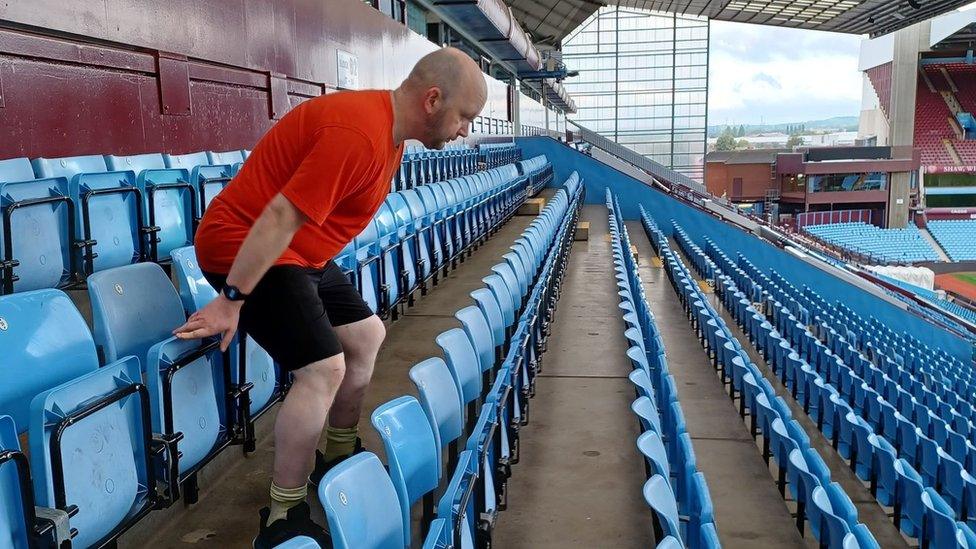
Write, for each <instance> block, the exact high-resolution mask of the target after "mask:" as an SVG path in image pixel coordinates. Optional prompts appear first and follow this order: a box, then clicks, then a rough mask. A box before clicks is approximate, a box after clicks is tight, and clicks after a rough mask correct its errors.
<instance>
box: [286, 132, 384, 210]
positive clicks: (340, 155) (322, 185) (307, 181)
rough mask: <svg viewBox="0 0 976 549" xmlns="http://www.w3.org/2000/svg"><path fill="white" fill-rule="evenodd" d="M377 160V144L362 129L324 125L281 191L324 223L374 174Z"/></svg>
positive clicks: (300, 207)
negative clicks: (341, 203) (375, 147)
mask: <svg viewBox="0 0 976 549" xmlns="http://www.w3.org/2000/svg"><path fill="white" fill-rule="evenodd" d="M374 164H375V155H374V154H373V146H372V144H371V143H370V141H369V140H368V139H367V138H366V136H364V135H363V134H362V133H360V132H359V131H357V130H354V129H350V128H343V127H335V126H328V127H324V128H321V129H320V130H319V131H318V136H317V138H316V140H315V143H313V144H312V146H311V147H310V148H309V151H308V154H307V155H306V156H305V159H304V160H302V163H301V164H299V166H298V169H297V170H295V173H294V174H292V176H291V178H290V179H289V180H288V182H287V183H286V184H285V186H284V187H283V188H282V189H281V194H282V195H284V197H285V198H287V199H288V201H289V202H291V203H292V204H294V205H295V207H296V208H298V209H299V210H300V211H301V212H302V213H303V214H305V216H306V217H308V219H309V220H310V221H311V222H312V223H314V224H316V225H321V224H322V223H323V222H324V221H325V220H326V218H327V217H328V216H329V214H330V213H332V210H333V209H334V208H335V207H336V205H337V204H338V203H339V202H341V201H342V199H343V198H345V197H346V196H348V195H349V194H352V193H354V192H356V190H358V189H359V188H361V187H362V186H363V184H364V183H365V182H367V181H369V180H370V179H371V178H372V176H373V172H374V171H375V165H374Z"/></svg>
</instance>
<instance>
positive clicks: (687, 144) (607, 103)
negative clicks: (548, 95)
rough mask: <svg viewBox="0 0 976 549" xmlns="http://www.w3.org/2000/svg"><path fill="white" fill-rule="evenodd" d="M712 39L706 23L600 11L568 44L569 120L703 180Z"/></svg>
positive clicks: (565, 45)
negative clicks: (571, 107) (573, 108)
mask: <svg viewBox="0 0 976 549" xmlns="http://www.w3.org/2000/svg"><path fill="white" fill-rule="evenodd" d="M708 40H709V25H708V20H707V19H706V18H704V17H694V16H685V15H673V14H665V13H658V12H651V11H643V10H636V9H631V8H618V7H605V8H601V9H600V10H598V11H597V12H596V13H594V14H593V15H592V16H591V17H590V18H589V19H587V20H586V21H585V22H583V24H582V25H580V27H579V28H578V29H576V30H575V31H574V32H573V33H572V34H570V35H569V36H568V37H567V38H566V39H565V40H563V61H564V62H565V63H566V66H567V68H569V69H570V70H578V71H579V76H577V77H575V78H567V79H566V80H565V81H564V82H563V85H565V86H566V91H568V92H569V93H570V95H571V96H572V97H573V100H574V101H576V106H577V108H578V112H577V113H576V115H575V116H571V117H570V118H571V119H573V120H575V121H577V122H579V123H580V124H581V125H582V126H585V127H587V128H589V129H591V130H593V131H596V132H599V133H600V134H602V135H604V136H605V137H607V138H609V139H613V140H614V141H616V142H617V143H620V144H622V145H625V146H627V147H629V148H630V149H632V150H634V151H636V152H638V153H640V154H642V155H644V156H646V157H647V158H650V159H651V160H654V161H656V162H659V163H661V164H663V165H665V166H667V167H669V168H672V169H674V170H676V171H679V172H682V173H684V174H686V175H688V176H689V177H691V178H693V179H696V180H698V181H702V177H703V166H702V164H703V162H702V161H703V158H704V155H705V136H706V127H707V125H708V121H707V116H706V113H707V111H708Z"/></svg>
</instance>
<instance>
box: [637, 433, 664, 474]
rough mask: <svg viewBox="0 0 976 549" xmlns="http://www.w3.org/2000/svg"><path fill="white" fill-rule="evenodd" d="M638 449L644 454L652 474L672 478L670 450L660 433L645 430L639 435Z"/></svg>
mask: <svg viewBox="0 0 976 549" xmlns="http://www.w3.org/2000/svg"><path fill="white" fill-rule="evenodd" d="M637 449H638V450H640V453H641V454H643V455H644V459H645V460H647V465H648V467H649V468H650V472H651V476H653V475H661V476H663V477H664V478H666V479H670V478H671V467H670V466H669V465H668V451H667V449H665V447H664V440H663V439H662V438H661V435H660V434H659V433H656V432H654V431H644V432H643V433H641V436H639V437H637Z"/></svg>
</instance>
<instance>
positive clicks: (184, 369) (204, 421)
mask: <svg viewBox="0 0 976 549" xmlns="http://www.w3.org/2000/svg"><path fill="white" fill-rule="evenodd" d="M88 292H89V295H90V296H91V303H92V317H93V322H94V326H95V341H96V344H97V345H98V347H99V351H100V353H101V355H102V359H103V360H104V361H106V362H108V361H112V360H117V359H118V358H119V357H121V356H127V355H134V356H136V357H138V358H139V360H140V361H142V366H143V372H144V374H145V376H146V385H147V386H148V387H149V396H150V400H151V403H152V425H153V430H154V432H157V433H162V434H163V435H164V436H167V437H176V436H177V433H182V440H180V441H179V442H178V449H179V454H180V455H179V458H178V459H177V457H176V455H175V454H174V455H170V456H169V458H170V459H169V461H168V463H167V471H166V475H165V478H166V482H167V484H168V493H169V496H170V497H171V498H173V499H175V498H176V497H178V495H179V492H180V487H181V486H182V485H183V483H184V482H185V481H186V480H187V479H190V480H191V484H190V485H189V486H188V488H189V490H188V493H187V495H188V501H189V502H191V503H192V502H193V501H195V497H196V494H195V476H194V473H195V472H196V471H197V469H199V467H201V466H202V465H204V464H205V463H206V462H207V461H209V460H210V459H211V458H212V457H213V456H214V455H215V454H216V453H217V452H219V451H220V450H221V449H222V448H223V447H225V446H226V445H227V444H229V443H230V439H231V435H232V433H231V425H230V423H229V420H230V412H229V411H228V410H227V406H226V403H227V401H228V397H227V394H228V389H227V384H228V381H227V379H228V377H229V376H228V372H227V370H228V368H229V365H228V364H225V362H224V359H223V356H222V354H221V353H220V349H219V341H217V340H213V341H202V342H201V341H192V340H180V339H177V338H175V337H173V336H171V333H172V331H173V330H174V329H175V328H177V327H179V326H180V325H181V324H182V323H183V322H185V320H186V316H185V315H184V312H183V308H182V304H181V302H180V298H179V296H178V295H177V293H176V289H175V288H174V287H173V285H172V284H171V283H170V281H169V278H168V277H167V276H166V274H165V273H164V272H163V270H162V268H161V267H160V266H159V265H157V264H155V263H139V264H136V265H129V266H126V267H118V268H116V269H110V270H108V271H102V272H99V273H95V274H94V275H92V276H91V277H89V279H88ZM150 311H151V312H152V313H151V314H149V312H150Z"/></svg>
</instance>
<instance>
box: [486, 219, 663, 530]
mask: <svg viewBox="0 0 976 549" xmlns="http://www.w3.org/2000/svg"><path fill="white" fill-rule="evenodd" d="M581 221H589V222H590V237H589V241H588V242H576V243H575V244H574V246H573V253H572V256H571V259H570V264H569V269H568V273H567V275H566V278H565V280H564V286H563V292H562V296H561V298H560V301H559V304H558V309H557V312H556V319H555V323H554V325H553V328H552V336H551V337H550V339H549V346H548V351H547V352H546V353H545V355H544V356H543V372H542V374H541V377H540V379H539V380H538V382H537V393H536V396H535V398H534V399H533V400H532V401H531V416H530V421H531V422H530V423H529V425H528V426H527V427H524V428H523V431H522V433H523V434H522V438H521V444H522V455H521V462H520V463H519V464H518V465H516V466H515V467H514V469H513V477H512V479H511V480H510V481H509V507H508V510H507V511H506V512H505V513H503V514H502V515H501V517H500V519H499V522H498V526H497V528H496V530H495V535H494V538H493V542H494V543H495V545H496V546H497V547H503V548H505V549H519V548H526V549H528V548H532V549H545V548H564V547H581V548H584V547H585V548H591V547H614V548H630V547H634V548H636V547H649V546H651V545H652V543H651V541H652V539H653V533H652V530H651V522H650V513H649V511H648V510H647V508H646V506H645V504H644V502H643V499H642V496H641V486H642V479H643V478H644V469H643V465H642V464H641V459H640V454H638V453H637V449H636V446H635V441H636V438H637V435H638V434H639V432H638V429H637V423H636V420H635V419H634V417H633V414H632V413H631V411H630V403H631V401H632V400H633V399H634V390H633V388H632V385H631V384H630V382H629V380H628V379H627V377H626V376H627V374H628V373H629V372H630V369H631V367H630V363H629V362H628V360H627V358H626V355H625V354H624V351H625V349H626V342H625V340H624V337H623V321H622V320H621V318H620V312H619V311H620V310H619V309H618V308H617V302H618V297H617V293H616V292H617V290H616V283H615V281H614V277H613V258H612V255H611V249H610V243H609V241H608V240H607V236H608V226H609V225H608V222H607V210H606V208H604V207H603V206H584V209H583V212H582V215H581Z"/></svg>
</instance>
